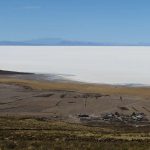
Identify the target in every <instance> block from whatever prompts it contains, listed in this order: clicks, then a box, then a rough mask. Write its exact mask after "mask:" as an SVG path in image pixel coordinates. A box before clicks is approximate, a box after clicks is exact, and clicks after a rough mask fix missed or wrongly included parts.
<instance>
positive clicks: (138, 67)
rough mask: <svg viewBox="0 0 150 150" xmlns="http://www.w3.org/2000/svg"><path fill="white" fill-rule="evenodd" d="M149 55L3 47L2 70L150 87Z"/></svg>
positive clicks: (118, 49) (145, 51)
mask: <svg viewBox="0 0 150 150" xmlns="http://www.w3.org/2000/svg"><path fill="white" fill-rule="evenodd" d="M149 56H150V47H145V46H143V47H142V46H140V47H138V46H112V47H111V46H99V47H97V46H90V47H88V46H69V47H68V46H67V47H66V46H40V47H39V46H0V69H3V70H12V71H21V72H33V73H41V74H59V75H65V76H64V77H65V78H67V79H71V80H75V81H80V82H88V83H102V84H137V85H138V84H143V85H150V79H149V76H150V71H149V66H150V59H149ZM66 75H67V76H66Z"/></svg>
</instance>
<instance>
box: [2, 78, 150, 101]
mask: <svg viewBox="0 0 150 150" xmlns="http://www.w3.org/2000/svg"><path fill="white" fill-rule="evenodd" d="M0 83H6V84H15V85H19V86H25V87H29V88H32V89H36V90H67V91H79V92H85V93H86V92H89V93H103V94H121V95H134V96H144V97H147V98H149V97H150V88H148V87H123V86H111V85H98V84H83V83H58V82H44V81H33V80H32V81H31V80H20V79H12V78H0Z"/></svg>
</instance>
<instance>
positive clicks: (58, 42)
mask: <svg viewBox="0 0 150 150" xmlns="http://www.w3.org/2000/svg"><path fill="white" fill-rule="evenodd" d="M0 46H150V43H132V44H128V43H109V42H106V43H101V42H86V41H85V42H84V41H71V40H64V39H61V38H45V39H35V40H28V41H0Z"/></svg>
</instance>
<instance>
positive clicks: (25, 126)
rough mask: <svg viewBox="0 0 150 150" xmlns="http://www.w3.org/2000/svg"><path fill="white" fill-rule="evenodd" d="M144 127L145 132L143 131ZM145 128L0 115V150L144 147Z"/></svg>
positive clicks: (148, 136)
mask: <svg viewBox="0 0 150 150" xmlns="http://www.w3.org/2000/svg"><path fill="white" fill-rule="evenodd" d="M144 130H145V132H143V131H144ZM149 132H150V131H149V128H146V127H142V128H134V127H127V126H107V125H106V126H105V125H102V126H100V127H88V126H83V125H80V124H69V123H64V122H58V121H57V122H55V121H41V120H39V119H36V118H14V117H13V118H8V117H4V118H2V117H1V118H0V149H6V150H8V149H15V150H20V149H22V150H26V149H36V150H43V149H44V150H48V149H59V150H61V149H62V150H63V149H76V150H80V149H90V150H91V149H93V150H95V149H97V150H120V149H121V150H128V149H129V150H145V149H149V148H150V133H149Z"/></svg>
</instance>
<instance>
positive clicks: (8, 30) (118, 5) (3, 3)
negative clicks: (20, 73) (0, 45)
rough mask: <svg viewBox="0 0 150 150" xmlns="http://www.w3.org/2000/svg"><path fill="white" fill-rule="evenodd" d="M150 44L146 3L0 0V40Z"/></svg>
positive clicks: (149, 4) (142, 0) (149, 15)
mask: <svg viewBox="0 0 150 150" xmlns="http://www.w3.org/2000/svg"><path fill="white" fill-rule="evenodd" d="M48 37H50V38H53V37H54V38H56V37H57V38H64V39H69V40H80V41H95V42H120V43H121V42H126V43H137V42H144V43H147V42H149V43H150V0H0V40H20V41H21V40H27V39H39V38H48Z"/></svg>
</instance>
